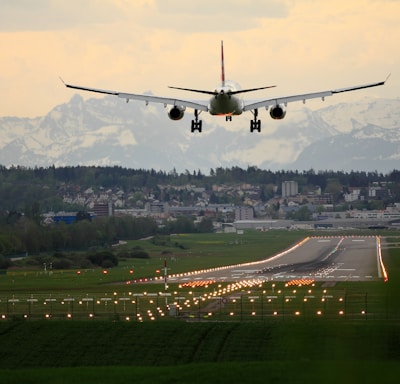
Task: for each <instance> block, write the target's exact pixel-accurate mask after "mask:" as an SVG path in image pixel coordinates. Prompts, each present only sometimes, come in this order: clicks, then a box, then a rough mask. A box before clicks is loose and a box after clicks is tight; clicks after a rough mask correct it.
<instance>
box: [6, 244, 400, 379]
mask: <svg viewBox="0 0 400 384" xmlns="http://www.w3.org/2000/svg"><path fill="white" fill-rule="evenodd" d="M199 239H200V238H198V241H199V242H200V246H203V245H204V247H205V248H204V251H203V253H200V252H199V253H198V254H196V255H197V256H195V257H194V260H195V261H194V262H193V264H196V267H197V262H196V260H197V259H202V258H203V256H204V257H205V258H206V257H208V255H205V254H204V252H206V249H207V246H210V247H211V248H210V252H211V253H212V255H209V256H210V257H212V256H213V255H215V254H217V253H218V252H217V251H218V247H219V244H218V243H212V244H206V243H204V242H207V240H204V239H200V240H199ZM188 241H195V240H189V239H188ZM254 241H257V240H254ZM273 243H274V241H273V240H271V247H272V244H273ZM278 243H279V241H278V240H277V244H278ZM192 244H193V243H192ZM201 244H203V245H201ZM226 245H227V244H225V246H226ZM152 246H153V245H149V247H152ZM192 247H193V246H192ZM214 247H215V248H214ZM239 247H241V245H237V247H235V246H233V245H232V249H237V248H239ZM283 247H284V246H283ZM242 248H243V249H244V251H242V253H247V251H246V248H247V247H242ZM267 248H268V246H266V245H265V238H264V249H267ZM193 249H194V247H193ZM260 250H261V251H262V246H261V243H260V244H259V245H258V246H256V245H254V248H253V251H252V252H254V253H256V252H258V251H260ZM155 252H158V251H155ZM234 253H236V251H234ZM239 253H240V252H237V253H236V257H237V260H238V259H239V256H238V254H239ZM251 256H252V255H251ZM182 257H183V254H182ZM185 257H186V256H185ZM247 257H249V254H248V253H247ZM384 262H385V265H386V268H387V270H388V272H389V282H388V283H386V284H385V283H383V282H368V283H363V282H360V283H340V284H338V285H337V287H335V289H337V290H340V291H344V290H346V291H347V292H350V293H353V294H357V293H359V292H362V293H365V292H368V293H369V294H371V295H372V292H373V293H374V294H376V295H378V296H380V297H381V298H383V300H386V303H385V304H384V306H385V308H387V309H386V310H387V311H388V319H390V320H385V319H384V318H379V319H374V318H373V317H372V318H371V317H368V318H366V317H364V318H363V319H362V320H361V319H360V318H354V317H350V318H347V319H346V318H343V317H342V318H340V320H338V319H336V320H335V319H330V318H311V317H304V318H303V317H301V318H296V317H294V316H291V317H285V318H282V317H280V318H279V319H274V318H264V319H263V320H262V321H242V322H240V321H231V322H218V321H210V322H189V323H187V322H180V321H173V320H171V321H163V322H144V323H137V322H122V321H117V322H114V321H54V320H52V321H46V322H45V321H4V322H0V383H20V382H24V383H38V382H40V383H50V382H51V383H56V384H57V383H73V382H76V381H77V380H79V382H84V383H94V382H96V383H126V382H129V381H134V382H140V383H171V382H174V383H204V382H212V383H226V382H232V383H236V382H240V383H261V382H263V383H264V382H274V383H289V382H290V383H304V382H309V381H311V380H312V381H318V382H325V383H337V382H343V383H347V382H352V383H375V382H380V381H384V382H397V380H398V376H399V374H400V364H399V360H400V322H399V318H400V311H399V307H400V305H399V304H398V303H399V294H400V288H399V284H398V281H399V278H400V252H399V250H398V249H395V248H393V249H388V250H385V251H384ZM3 289H4V288H3ZM217 320H218V319H217Z"/></svg>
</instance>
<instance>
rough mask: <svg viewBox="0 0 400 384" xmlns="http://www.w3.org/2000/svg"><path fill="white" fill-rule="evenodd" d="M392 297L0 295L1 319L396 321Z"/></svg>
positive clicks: (396, 307) (307, 294)
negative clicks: (317, 319) (318, 319)
mask: <svg viewBox="0 0 400 384" xmlns="http://www.w3.org/2000/svg"><path fill="white" fill-rule="evenodd" d="M397 302H398V301H397V299H395V300H393V298H391V297H386V296H384V295H378V294H369V293H367V292H365V293H352V294H346V292H337V291H335V292H334V293H333V294H330V293H326V292H325V293H318V294H314V293H312V292H308V291H302V292H297V291H296V290H292V291H287V292H279V293H277V292H268V293H267V292H265V291H262V290H260V291H257V290H253V291H251V292H250V291H249V292H235V293H232V294H227V295H215V293H214V294H207V293H204V292H201V293H196V292H192V291H190V292H185V293H184V292H175V293H126V294H122V295H121V294H117V293H112V292H111V293H105V294H89V293H88V294H85V295H63V294H60V293H58V294H51V295H50V294H32V295H23V294H12V295H1V294H0V321H9V320H41V319H42V320H44V319H47V320H52V319H57V320H74V319H77V320H85V319H87V320H121V321H137V322H142V321H166V320H174V319H178V320H186V321H265V320H268V319H275V320H278V321H283V320H285V319H295V318H299V319H315V318H320V319H329V320H335V319H337V320H341V319H352V320H383V319H386V320H399V319H400V309H399V305H397Z"/></svg>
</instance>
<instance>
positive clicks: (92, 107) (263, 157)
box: [0, 95, 400, 173]
mask: <svg viewBox="0 0 400 384" xmlns="http://www.w3.org/2000/svg"><path fill="white" fill-rule="evenodd" d="M201 117H202V118H203V120H204V121H203V132H202V133H197V132H196V133H193V134H192V133H191V132H190V120H191V119H192V114H191V113H190V111H188V112H187V113H186V115H185V117H184V118H183V119H182V120H180V121H178V122H176V121H172V120H170V119H169V118H168V116H167V113H166V110H165V109H164V108H163V106H159V105H156V104H150V105H148V106H146V105H145V104H144V103H140V102H131V103H129V104H127V103H125V102H123V100H121V99H119V98H116V97H113V96H107V97H104V98H102V99H94V98H93V99H89V100H87V101H84V100H83V99H82V97H81V96H78V95H75V96H73V97H72V99H71V100H70V101H69V102H68V103H66V104H62V105H58V106H56V107H55V108H54V109H53V110H51V111H50V112H49V113H48V114H47V115H46V116H43V117H39V118H35V119H28V118H16V117H3V118H0V128H1V132H2V135H1V137H0V164H2V165H5V166H10V165H22V166H28V167H35V166H50V165H53V164H54V165H56V166H62V165H120V166H123V167H128V168H144V169H151V168H154V169H156V170H159V169H161V170H165V171H171V170H172V169H174V168H175V169H176V170H177V171H178V172H182V171H185V170H189V171H192V170H198V169H200V170H202V171H203V172H206V173H207V172H208V171H209V170H210V168H216V167H231V166H240V167H244V168H246V167H247V166H248V165H255V166H258V167H260V168H263V169H271V170H280V169H298V170H300V171H301V170H308V169H311V168H313V169H314V170H326V169H332V170H345V171H349V170H365V171H375V170H376V171H378V172H384V173H386V172H389V171H391V170H392V169H395V168H396V169H398V168H399V166H400V163H399V160H400V99H390V100H382V99H379V100H371V99H363V100H361V101H359V102H358V103H352V104H344V103H342V104H336V105H334V106H330V107H326V108H322V109H319V110H316V111H312V110H310V109H307V108H305V107H303V106H302V107H301V108H300V109H295V108H291V106H289V108H288V113H287V116H286V118H285V119H283V120H280V121H273V120H271V119H270V118H269V115H268V113H266V112H265V113H264V114H263V115H262V116H261V118H262V120H263V121H262V125H263V127H262V132H261V133H257V132H255V133H250V132H249V120H250V119H251V115H250V114H245V115H243V117H238V118H234V121H233V122H225V119H218V118H210V117H208V116H207V115H202V116H201Z"/></svg>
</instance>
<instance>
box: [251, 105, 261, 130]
mask: <svg viewBox="0 0 400 384" xmlns="http://www.w3.org/2000/svg"><path fill="white" fill-rule="evenodd" d="M253 116H254V119H253V120H250V132H253V131H258V132H261V120H258V119H257V116H258V109H255V110H254V112H253Z"/></svg>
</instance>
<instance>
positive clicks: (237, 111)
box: [209, 97, 243, 116]
mask: <svg viewBox="0 0 400 384" xmlns="http://www.w3.org/2000/svg"><path fill="white" fill-rule="evenodd" d="M209 111H210V114H211V115H228V116H229V115H241V114H242V112H243V107H242V103H241V101H240V100H239V99H237V98H236V97H229V98H228V97H226V98H221V97H219V98H213V99H211V100H210V105H209Z"/></svg>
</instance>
